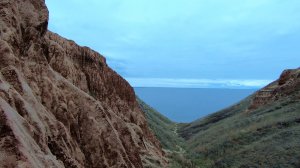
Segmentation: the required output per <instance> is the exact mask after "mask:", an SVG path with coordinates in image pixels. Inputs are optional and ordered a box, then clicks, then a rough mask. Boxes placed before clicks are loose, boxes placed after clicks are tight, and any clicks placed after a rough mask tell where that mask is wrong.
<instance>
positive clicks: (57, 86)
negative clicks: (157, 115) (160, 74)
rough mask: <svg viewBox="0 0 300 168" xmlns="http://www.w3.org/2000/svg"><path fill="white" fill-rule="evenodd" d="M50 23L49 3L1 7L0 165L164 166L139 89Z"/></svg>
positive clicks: (36, 0) (6, 0)
mask: <svg viewBox="0 0 300 168" xmlns="http://www.w3.org/2000/svg"><path fill="white" fill-rule="evenodd" d="M47 24H48V10H47V8H46V6H45V2H44V1H43V0H22V1H20V0H1V2H0V25H1V27H0V167H117V168H120V167H143V166H144V167H151V166H152V167H153V166H154V165H155V166H156V167H164V166H165V165H166V161H165V159H164V154H163V151H162V150H161V147H160V144H159V142H158V141H157V140H156V138H155V137H154V135H153V134H152V132H151V131H150V130H149V128H148V125H147V122H146V120H145V117H144V114H143V113H142V111H141V110H140V109H139V106H138V104H137V102H136V98H135V94H134V91H133V89H132V87H131V86H130V85H129V84H128V83H127V82H126V81H125V80H124V79H123V78H122V77H121V76H119V75H118V74H117V73H116V72H114V71H113V70H111V69H110V68H109V67H108V66H107V64H106V61H105V58H104V57H103V56H101V55H100V54H98V53H96V52H94V51H93V50H91V49H89V48H87V47H80V46H78V45H77V44H76V43H74V42H73V41H70V40H67V39H64V38H62V37H60V36H59V35H57V34H55V33H52V32H49V31H48V30H47Z"/></svg>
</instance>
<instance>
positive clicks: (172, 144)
mask: <svg viewBox="0 0 300 168" xmlns="http://www.w3.org/2000/svg"><path fill="white" fill-rule="evenodd" d="M138 102H139V104H140V107H141V109H142V110H143V111H144V113H145V115H146V119H147V121H148V124H149V127H150V128H151V130H152V131H153V133H154V134H155V135H156V137H157V139H158V140H159V141H160V143H161V145H162V147H163V149H164V150H165V152H166V153H167V156H168V158H169V162H170V163H169V166H170V167H171V168H181V167H187V168H188V167H191V161H190V160H189V159H187V153H186V150H185V148H186V146H185V145H184V140H183V138H181V137H179V136H178V133H177V130H178V127H179V124H177V123H175V122H172V121H171V120H169V119H168V118H166V117H165V116H163V115H162V114H160V113H159V112H157V111H156V110H155V109H153V108H152V107H150V106H149V105H147V104H146V103H144V102H143V101H142V100H140V99H138Z"/></svg>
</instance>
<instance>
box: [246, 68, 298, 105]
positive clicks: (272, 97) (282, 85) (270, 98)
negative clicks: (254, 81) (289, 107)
mask: <svg viewBox="0 0 300 168" xmlns="http://www.w3.org/2000/svg"><path fill="white" fill-rule="evenodd" d="M299 90H300V68H298V69H289V70H285V71H283V72H282V74H281V75H280V78H279V79H278V80H277V81H275V82H273V83H271V84H269V85H268V86H266V87H265V88H263V89H261V90H259V91H258V92H256V93H255V94H254V97H253V99H252V103H251V106H250V107H249V108H250V109H256V108H259V107H261V106H263V105H265V104H269V103H271V102H274V101H276V100H279V99H280V98H285V97H287V96H289V95H293V94H292V92H298V91H299ZM294 95H297V94H294ZM293 99H294V100H296V99H297V100H298V99H300V97H293Z"/></svg>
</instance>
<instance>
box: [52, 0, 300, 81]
mask: <svg viewBox="0 0 300 168" xmlns="http://www.w3.org/2000/svg"><path fill="white" fill-rule="evenodd" d="M46 3H47V5H48V8H49V11H50V22H49V29H50V30H51V31H54V32H56V33H58V34H60V35H62V36H64V37H66V38H69V39H72V40H74V41H76V42H77V43H78V44H80V45H84V46H89V47H90V48H92V49H94V50H96V51H98V52H100V53H101V54H102V55H104V56H105V57H106V58H107V62H108V64H109V65H110V66H111V67H112V68H113V69H114V70H116V71H117V72H118V73H120V74H121V75H122V76H123V77H125V78H126V79H127V80H128V81H129V82H130V83H131V84H133V85H134V86H173V87H261V86H263V85H265V84H267V83H268V82H270V81H271V80H274V79H276V78H277V77H278V76H279V75H280V73H281V71H282V70H284V69H287V68H297V67H299V66H300V64H299V63H300V46H299V45H300V22H299V20H300V0H100V1H99V0H84V1H83V0H64V1H61V0H47V1H46Z"/></svg>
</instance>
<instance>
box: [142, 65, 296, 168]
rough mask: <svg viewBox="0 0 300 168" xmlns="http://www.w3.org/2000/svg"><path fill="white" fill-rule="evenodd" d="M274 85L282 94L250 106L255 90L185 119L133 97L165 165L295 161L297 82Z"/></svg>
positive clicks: (260, 164) (250, 164)
mask: <svg viewBox="0 0 300 168" xmlns="http://www.w3.org/2000/svg"><path fill="white" fill-rule="evenodd" d="M298 71H300V70H298ZM298 78H300V75H299V73H298V76H297V80H298ZM294 80H296V78H294ZM290 81H293V80H290ZM277 84H278V83H277V82H273V83H272V84H270V85H269V86H268V87H267V89H268V88H272V87H273V86H276V85H277ZM277 91H278V92H277V93H278V94H281V95H282V96H279V97H277V96H278V95H276V96H275V98H276V97H277V98H276V99H274V100H276V101H273V100H272V101H273V102H272V101H271V102H269V104H267V105H263V106H261V107H259V108H257V109H255V110H248V109H249V106H250V105H251V102H252V99H253V97H254V96H255V95H256V94H254V95H252V96H249V97H248V98H246V99H244V100H243V101H241V102H240V103H238V104H236V105H234V106H231V107H229V108H227V109H224V110H221V111H219V112H217V113H214V114H211V115H209V116H207V117H205V118H203V119H199V120H196V121H194V122H192V123H188V124H178V123H174V122H172V121H170V120H169V119H167V118H166V117H164V116H162V115H161V114H159V113H158V112H157V111H155V110H154V109H152V108H151V107H149V106H147V105H146V104H145V103H144V102H142V101H141V100H139V103H140V105H141V107H142V109H143V110H144V112H145V114H146V118H147V120H148V122H149V126H150V128H151V129H152V130H153V132H154V133H155V134H156V136H157V138H158V139H159V140H160V142H161V144H162V146H163V148H164V149H166V151H167V153H168V154H169V158H170V162H171V164H170V167H171V168H176V167H182V168H183V167H184V168H197V167H274V168H276V167H278V168H279V167H284V168H288V167H300V85H299V83H298V84H297V85H295V86H293V87H291V88H286V89H284V88H283V89H282V88H281V89H278V90H277ZM183 139H184V140H183Z"/></svg>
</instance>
